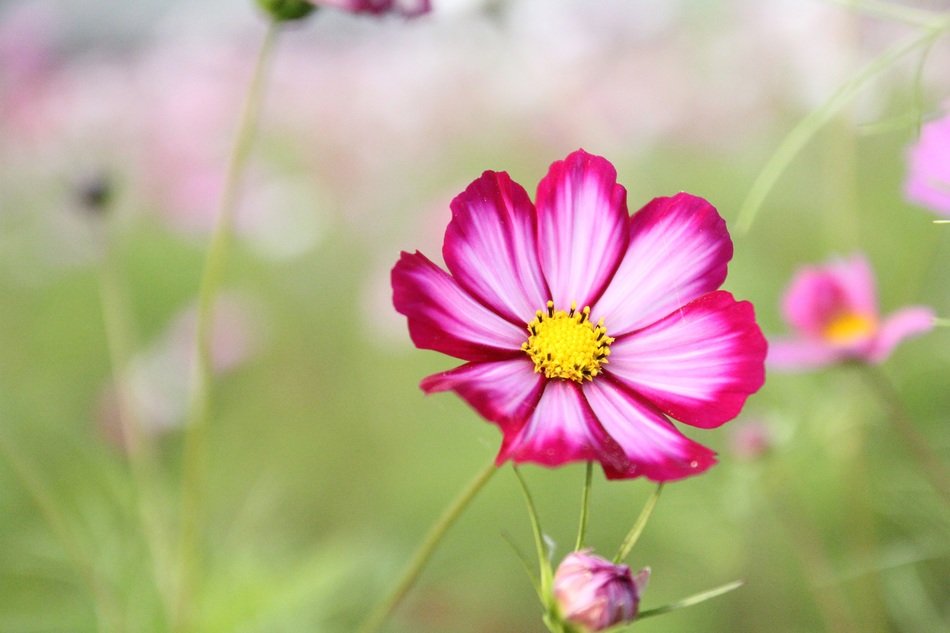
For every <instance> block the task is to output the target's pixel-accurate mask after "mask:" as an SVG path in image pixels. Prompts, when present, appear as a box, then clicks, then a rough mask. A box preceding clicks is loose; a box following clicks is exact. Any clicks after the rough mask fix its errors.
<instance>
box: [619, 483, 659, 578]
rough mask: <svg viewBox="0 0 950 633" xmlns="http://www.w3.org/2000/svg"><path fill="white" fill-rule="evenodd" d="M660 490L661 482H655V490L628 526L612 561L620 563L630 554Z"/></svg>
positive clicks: (657, 499) (654, 505) (651, 511)
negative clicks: (628, 528)
mask: <svg viewBox="0 0 950 633" xmlns="http://www.w3.org/2000/svg"><path fill="white" fill-rule="evenodd" d="M661 492H663V484H662V483H660V484H657V486H656V490H654V491H653V494H652V495H650V498H649V499H647V502H646V503H645V504H644V506H643V510H641V511H640V516H638V517H637V520H636V522H634V524H633V527H632V528H630V531H629V532H628V533H627V536H626V537H625V538H624V539H623V543H622V544H621V545H620V549H619V550H618V551H617V555H616V556H614V563H620V562H621V561H623V560H625V559H626V558H627V556H629V555H630V552H631V550H633V546H634V545H636V544H637V541H638V540H639V539H640V534H642V533H643V528H645V527H646V526H647V521H649V520H650V515H652V514H653V508H655V507H656V502H657V501H659V500H660V493H661Z"/></svg>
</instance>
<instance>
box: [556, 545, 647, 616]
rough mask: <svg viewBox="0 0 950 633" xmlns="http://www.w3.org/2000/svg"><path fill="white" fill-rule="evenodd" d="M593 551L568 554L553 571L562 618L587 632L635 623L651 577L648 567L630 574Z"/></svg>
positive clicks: (626, 568) (627, 570) (623, 567)
mask: <svg viewBox="0 0 950 633" xmlns="http://www.w3.org/2000/svg"><path fill="white" fill-rule="evenodd" d="M590 552H591V550H589V549H587V550H583V551H580V552H573V553H571V554H568V555H567V556H566V557H565V558H564V560H563V561H562V562H561V564H560V565H559V566H558V568H557V572H555V574H554V598H555V600H556V601H557V604H558V608H559V609H560V615H561V617H562V618H564V619H565V620H567V621H568V622H570V623H571V624H573V625H575V626H579V627H582V630H584V631H603V630H604V629H607V628H610V627H612V626H616V625H618V624H622V623H624V622H632V621H633V620H634V619H635V618H636V617H637V612H638V611H639V607H640V596H641V595H642V594H643V591H644V589H646V584H647V581H648V580H649V579H650V570H649V568H646V569H642V570H640V571H639V572H637V575H636V576H632V575H631V574H630V568H629V567H627V566H626V565H615V564H613V563H611V562H610V561H608V560H605V559H603V558H601V557H600V556H595V555H593V554H591V553H590Z"/></svg>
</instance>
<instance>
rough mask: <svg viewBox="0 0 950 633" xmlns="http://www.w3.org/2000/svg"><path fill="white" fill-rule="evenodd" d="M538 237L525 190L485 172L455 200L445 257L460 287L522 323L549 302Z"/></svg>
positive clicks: (493, 173) (504, 175)
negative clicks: (540, 260)
mask: <svg viewBox="0 0 950 633" xmlns="http://www.w3.org/2000/svg"><path fill="white" fill-rule="evenodd" d="M536 234H537V214H536V213H535V210H534V205H533V204H532V203H531V200H530V199H529V198H528V194H527V192H525V190H524V189H523V188H522V187H521V185H519V184H517V183H515V182H513V181H512V180H511V178H510V177H509V176H508V174H506V173H503V172H502V173H496V172H491V171H486V172H485V173H484V174H482V177H481V178H479V179H478V180H476V181H475V182H473V183H472V184H471V185H469V187H468V188H467V189H466V190H465V191H464V192H462V193H461V194H459V195H458V196H457V197H456V198H455V199H454V200H453V201H452V221H451V222H450V223H449V226H448V228H447V229H446V230H445V242H444V246H443V248H442V255H443V257H444V259H445V263H446V266H447V267H448V269H449V271H450V272H451V273H452V276H453V277H455V279H457V280H458V282H459V284H460V285H462V286H463V287H464V288H465V289H467V290H468V291H469V292H471V293H472V294H473V295H475V296H476V297H478V298H479V299H480V300H481V301H482V302H483V303H485V304H486V305H490V306H492V307H493V308H495V309H496V310H498V311H499V312H500V313H501V314H503V315H504V316H506V317H508V318H509V319H510V320H512V321H514V322H517V323H521V324H524V323H527V322H528V321H530V320H531V319H532V318H533V316H534V313H535V311H536V310H538V309H539V308H543V307H544V304H545V302H547V300H548V299H549V298H550V297H549V293H548V290H547V288H546V287H545V283H544V278H543V277H542V275H541V268H540V265H539V263H538V245H537V237H536Z"/></svg>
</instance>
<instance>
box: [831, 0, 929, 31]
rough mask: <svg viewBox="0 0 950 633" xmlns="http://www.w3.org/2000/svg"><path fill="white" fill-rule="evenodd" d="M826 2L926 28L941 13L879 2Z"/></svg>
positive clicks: (866, 0)
mask: <svg viewBox="0 0 950 633" xmlns="http://www.w3.org/2000/svg"><path fill="white" fill-rule="evenodd" d="M825 2H828V3H830V4H836V5H838V6H841V7H845V8H848V9H854V10H856V11H860V12H862V13H866V14H867V15H871V16H874V17H877V18H882V19H885V20H891V21H894V22H902V23H904V24H908V25H911V26H920V27H924V28H926V27H929V26H932V25H933V23H934V22H935V21H936V20H937V19H939V18H940V14H939V13H934V12H932V11H924V10H922V9H913V8H910V7H904V6H900V5H897V4H893V3H890V2H878V1H877V0H825Z"/></svg>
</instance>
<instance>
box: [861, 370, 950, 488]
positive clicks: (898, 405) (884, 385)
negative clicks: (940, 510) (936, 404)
mask: <svg viewBox="0 0 950 633" xmlns="http://www.w3.org/2000/svg"><path fill="white" fill-rule="evenodd" d="M861 370H862V371H861V375H862V376H863V377H864V379H865V380H866V381H867V383H868V386H870V388H871V391H872V392H874V394H875V395H876V396H877V398H878V399H879V400H880V402H881V405H882V406H883V407H884V409H885V410H886V411H887V412H888V418H889V419H890V421H891V423H892V424H893V425H894V429H895V430H896V431H897V432H898V434H899V435H900V436H901V437H902V438H904V441H905V442H906V443H907V446H908V447H909V448H910V450H911V451H912V452H913V453H914V455H915V456H916V457H917V460H918V462H919V463H920V465H921V466H922V467H923V471H924V473H926V475H927V477H928V478H929V479H930V483H931V485H933V487H934V488H935V489H936V490H937V492H939V493H940V494H941V495H943V498H944V500H945V501H946V502H947V503H948V504H950V470H948V469H947V467H946V465H944V464H943V462H942V461H941V460H940V457H939V456H938V455H937V454H936V453H934V452H933V451H932V450H930V443H929V442H928V441H927V438H926V437H924V436H923V435H922V434H921V433H920V431H918V430H917V426H916V425H915V424H914V423H913V421H912V420H911V419H910V415H909V414H908V413H907V409H906V408H905V407H904V403H903V401H902V400H901V395H900V393H899V392H898V391H897V388H896V387H895V386H894V383H892V382H891V381H890V379H889V378H888V377H887V375H886V374H885V373H884V372H883V371H881V370H880V369H879V368H878V367H877V366H874V365H868V364H863V365H861Z"/></svg>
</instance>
